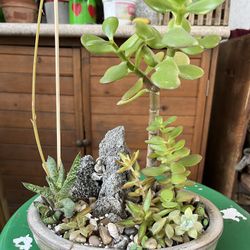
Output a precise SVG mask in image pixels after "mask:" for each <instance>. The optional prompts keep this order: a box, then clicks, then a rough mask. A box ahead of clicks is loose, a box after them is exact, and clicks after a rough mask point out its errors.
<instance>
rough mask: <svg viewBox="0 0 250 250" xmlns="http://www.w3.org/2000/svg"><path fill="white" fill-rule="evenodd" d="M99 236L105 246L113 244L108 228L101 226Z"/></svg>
mask: <svg viewBox="0 0 250 250" xmlns="http://www.w3.org/2000/svg"><path fill="white" fill-rule="evenodd" d="M99 234H100V237H101V239H102V242H103V244H104V245H108V244H109V243H111V241H112V238H111V237H110V234H109V231H108V229H107V228H106V227H104V226H100V227H99Z"/></svg>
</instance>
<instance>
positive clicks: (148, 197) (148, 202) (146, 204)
mask: <svg viewBox="0 0 250 250" xmlns="http://www.w3.org/2000/svg"><path fill="white" fill-rule="evenodd" d="M151 200H152V192H151V189H149V190H148V192H147V195H146V197H145V200H144V202H143V210H144V212H145V213H146V212H148V210H149V208H150V205H151Z"/></svg>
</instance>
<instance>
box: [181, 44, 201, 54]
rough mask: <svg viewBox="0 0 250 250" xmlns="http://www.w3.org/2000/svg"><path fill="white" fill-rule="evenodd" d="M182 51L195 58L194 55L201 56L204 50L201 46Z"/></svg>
mask: <svg viewBox="0 0 250 250" xmlns="http://www.w3.org/2000/svg"><path fill="white" fill-rule="evenodd" d="M181 51H183V52H184V53H186V54H188V55H191V56H194V55H198V54H201V53H202V52H203V51H204V49H203V48H202V47H201V46H200V45H197V46H192V47H188V48H182V49H181Z"/></svg>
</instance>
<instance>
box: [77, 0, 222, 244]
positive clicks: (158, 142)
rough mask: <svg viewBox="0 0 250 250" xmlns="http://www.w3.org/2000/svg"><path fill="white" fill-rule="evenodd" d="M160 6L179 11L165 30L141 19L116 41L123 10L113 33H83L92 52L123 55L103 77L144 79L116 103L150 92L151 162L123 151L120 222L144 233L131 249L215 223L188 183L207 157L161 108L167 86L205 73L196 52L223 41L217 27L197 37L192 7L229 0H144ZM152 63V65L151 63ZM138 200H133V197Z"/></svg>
mask: <svg viewBox="0 0 250 250" xmlns="http://www.w3.org/2000/svg"><path fill="white" fill-rule="evenodd" d="M145 2H146V4H148V6H149V7H151V8H152V9H153V10H155V11H157V12H159V13H162V14H164V13H166V12H170V13H171V16H172V19H171V20H170V21H169V23H168V27H167V30H166V32H165V33H164V34H161V33H160V32H159V31H158V30H157V29H155V28H154V27H152V26H149V25H147V24H144V23H140V22H139V23H137V24H136V26H135V33H134V34H133V35H132V36H131V37H130V38H128V39H127V40H126V41H125V42H124V43H123V44H121V45H120V46H119V45H118V44H117V43H116V42H115V41H114V36H115V33H116V31H117V28H118V26H119V22H118V20H117V18H115V17H110V18H107V19H106V20H105V21H104V23H103V25H102V30H103V32H104V34H105V35H106V36H107V39H104V38H100V37H97V36H95V35H89V34H84V35H83V36H82V38H81V41H82V44H83V46H84V47H85V48H86V49H87V50H88V51H89V52H91V53H95V54H103V53H113V54H116V55H117V57H118V58H120V60H121V62H120V63H119V64H118V65H115V66H112V67H110V68H109V69H107V70H106V72H105V74H104V76H103V77H102V78H101V80H100V82H101V83H102V84H109V83H113V82H115V81H117V80H120V79H122V78H125V77H127V76H128V75H129V74H135V75H136V76H137V77H138V81H137V82H136V83H135V84H134V86H133V87H132V88H130V89H129V90H128V91H127V92H126V93H125V94H124V95H123V96H122V97H121V100H120V101H119V102H118V103H117V105H124V104H127V103H130V102H132V101H134V100H136V99H137V98H139V97H140V96H142V95H146V94H149V100H150V101H149V126H148V128H147V131H148V140H147V141H146V143H147V144H148V153H147V163H146V166H144V167H146V168H141V167H140V166H139V164H138V162H137V159H138V156H139V152H135V153H134V154H133V155H132V156H129V155H121V161H120V164H121V169H120V170H119V171H118V172H119V173H123V172H125V171H128V172H129V173H130V180H129V181H128V182H127V183H126V184H125V185H124V186H123V188H124V189H128V198H127V206H126V208H127V211H128V213H129V214H130V217H129V218H128V219H126V220H123V221H121V222H120V224H121V225H122V226H125V227H138V228H139V230H138V234H137V239H136V240H134V241H135V243H134V245H132V246H131V249H140V248H157V247H166V246H172V245H175V244H179V243H183V242H187V241H190V240H191V239H196V238H197V237H199V235H201V234H202V232H203V231H204V229H206V227H207V225H208V218H207V215H206V212H205V209H204V205H203V204H202V203H200V202H199V201H196V200H195V197H194V195H193V194H191V193H189V192H187V191H185V189H184V188H185V187H186V186H189V185H192V182H191V181H189V180H188V176H189V175H190V173H191V171H190V170H189V169H190V167H192V166H194V165H197V164H198V163H199V162H200V161H201V159H202V157H201V156H200V155H197V154H191V153H190V150H189V149H188V148H187V147H185V140H177V138H178V136H179V135H180V134H181V133H182V130H183V127H181V126H177V127H175V126H173V123H174V122H175V120H176V117H170V118H168V119H167V120H165V121H164V119H163V117H161V116H160V115H159V106H160V90H173V89H176V88H178V87H179V86H180V84H181V79H187V80H195V79H198V78H200V77H202V76H203V74H204V71H203V69H202V68H200V67H198V66H196V65H192V64H191V63H190V56H192V55H196V54H200V53H202V52H203V51H204V50H205V49H211V48H214V47H216V46H217V45H218V44H219V42H220V40H221V38H220V37H219V36H217V35H209V36H205V37H198V36H197V37H195V36H193V35H192V34H191V25H190V23H189V21H188V16H189V14H207V13H208V12H210V11H212V10H214V9H215V8H217V7H218V6H219V5H220V4H222V3H223V0H198V1H191V0H177V1H176V0H145ZM145 64H146V68H145V67H144V65H145ZM134 199H135V200H136V202H133V200H134Z"/></svg>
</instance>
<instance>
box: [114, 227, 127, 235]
mask: <svg viewBox="0 0 250 250" xmlns="http://www.w3.org/2000/svg"><path fill="white" fill-rule="evenodd" d="M116 227H117V229H118V231H119V233H120V234H123V232H124V229H125V227H123V226H120V225H116Z"/></svg>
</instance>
